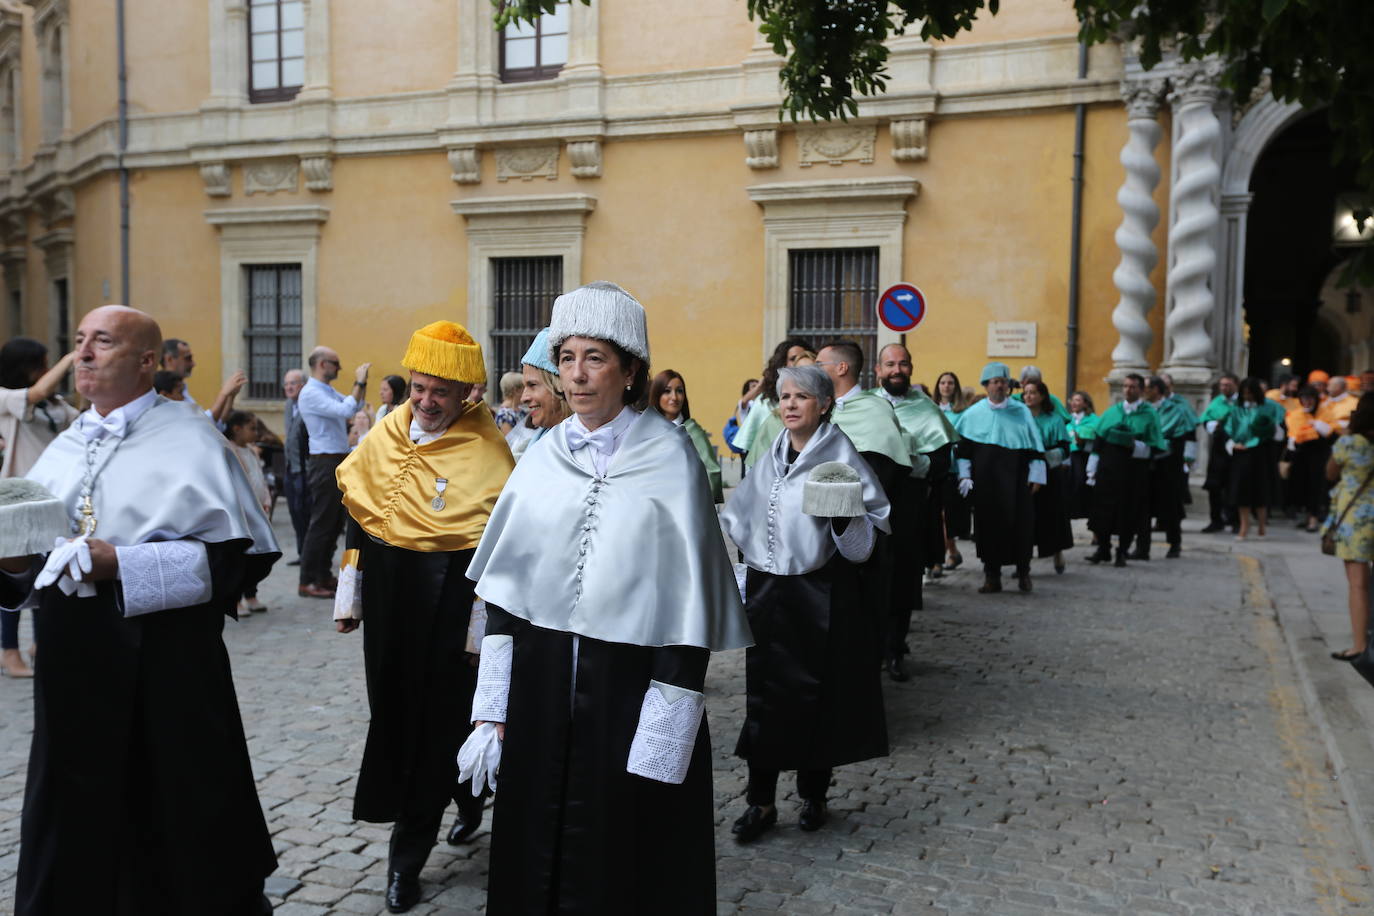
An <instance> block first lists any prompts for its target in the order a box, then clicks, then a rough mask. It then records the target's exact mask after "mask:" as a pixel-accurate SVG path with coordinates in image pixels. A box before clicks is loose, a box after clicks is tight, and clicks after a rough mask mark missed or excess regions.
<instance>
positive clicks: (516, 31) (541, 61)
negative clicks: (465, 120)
mask: <svg viewBox="0 0 1374 916" xmlns="http://www.w3.org/2000/svg"><path fill="white" fill-rule="evenodd" d="M568 6H569V5H568V3H566V2H560V3H559V4H558V5H557V6H556V7H554V10H553V12H552V13H546V14H544V15H543V16H540V17H539V18H538V19H536V20H534V22H533V23H529V22H520V23H516V22H512V23H511V24H510V25H508V26H506V27H505V28H504V29H502V30H501V82H503V83H523V82H528V81H530V80H551V79H553V78H554V77H555V76H557V75H558V73H559V71H560V70H562V69H563V65H564V64H566V63H567V62H568Z"/></svg>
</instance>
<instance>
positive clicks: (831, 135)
mask: <svg viewBox="0 0 1374 916" xmlns="http://www.w3.org/2000/svg"><path fill="white" fill-rule="evenodd" d="M877 138H878V128H877V127H876V126H873V125H869V126H867V127H864V126H858V125H841V126H836V127H809V128H802V129H800V130H798V131H797V154H798V157H799V158H800V160H801V166H802V167H803V168H807V167H810V166H813V165H815V164H816V163H818V162H826V163H829V164H830V165H840V164H841V163H844V162H861V163H863V164H865V165H868V164H870V163H872V162H873V146H874V144H875V143H876V142H877Z"/></svg>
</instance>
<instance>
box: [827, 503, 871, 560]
mask: <svg viewBox="0 0 1374 916" xmlns="http://www.w3.org/2000/svg"><path fill="white" fill-rule="evenodd" d="M830 538H831V540H833V541H834V542H835V546H836V547H838V548H839V549H840V556H842V557H844V558H845V559H846V560H848V561H849V562H851V563H862V562H864V561H865V560H867V559H868V558H869V556H870V555H871V554H872V553H873V540H874V539H873V523H872V522H870V521H869V520H868V516H866V515H861V516H859V517H858V518H851V519H850V520H849V525H848V526H846V527H845V529H844V533H843V534H836V533H835V529H834V528H831V529H830Z"/></svg>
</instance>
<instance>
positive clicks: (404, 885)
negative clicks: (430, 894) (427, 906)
mask: <svg viewBox="0 0 1374 916" xmlns="http://www.w3.org/2000/svg"><path fill="white" fill-rule="evenodd" d="M419 902H420V878H419V876H417V875H406V874H402V873H401V872H398V871H394V872H392V873H391V876H390V878H389V879H388V882H387V886H386V908H387V909H388V910H390V911H391V912H393V913H404V912H405V911H406V910H408V909H410V908H411V907H413V906H414V905H415V904H417V903H419Z"/></svg>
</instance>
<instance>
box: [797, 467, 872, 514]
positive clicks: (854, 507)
mask: <svg viewBox="0 0 1374 916" xmlns="http://www.w3.org/2000/svg"><path fill="white" fill-rule="evenodd" d="M866 511H867V510H865V509H864V487H863V482H862V481H861V480H860V478H859V472H858V471H856V470H854V469H853V468H851V467H850V466H849V465H847V464H845V463H844V462H843V461H827V462H825V463H824V464H818V465H816V467H814V468H813V469H812V470H811V473H810V474H809V475H807V478H806V483H804V484H802V512H805V513H806V514H807V515H814V516H818V517H820V518H856V517H858V516H860V515H863V514H864V513H865V512H866Z"/></svg>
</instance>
